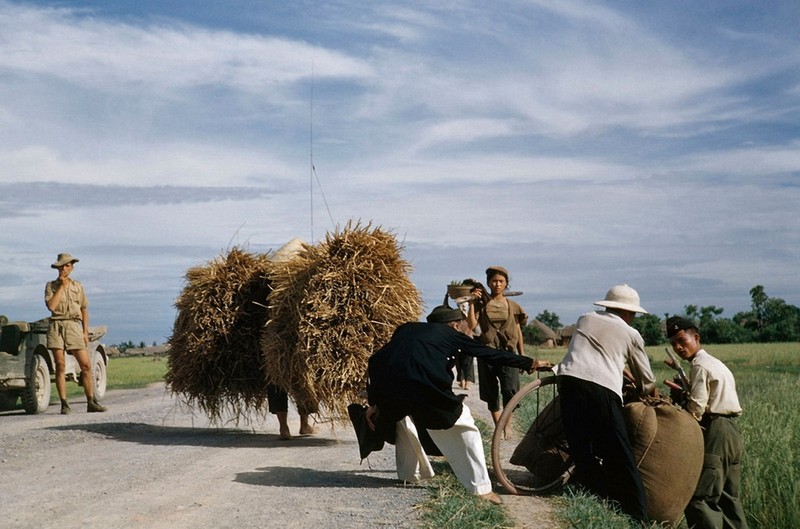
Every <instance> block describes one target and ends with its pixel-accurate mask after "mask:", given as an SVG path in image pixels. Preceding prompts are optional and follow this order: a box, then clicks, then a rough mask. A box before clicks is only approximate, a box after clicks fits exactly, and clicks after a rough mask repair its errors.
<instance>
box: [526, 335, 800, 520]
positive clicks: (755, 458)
mask: <svg viewBox="0 0 800 529" xmlns="http://www.w3.org/2000/svg"><path fill="white" fill-rule="evenodd" d="M706 350H707V351H708V352H709V353H710V354H712V355H713V356H716V357H717V358H719V359H720V360H722V361H723V362H725V363H726V364H727V365H728V367H729V368H730V369H731V371H733V374H734V376H735V377H736V384H737V390H738V393H739V399H740V401H741V404H742V407H743V409H744V412H743V414H742V417H741V418H739V419H738V421H737V423H738V426H739V429H740V430H741V432H742V436H743V438H744V444H745V455H744V460H743V476H742V501H743V503H744V509H745V512H746V514H747V517H748V523H749V525H750V527H751V528H770V529H782V528H786V529H788V528H794V527H800V391H798V386H799V384H798V383H799V382H800V343H771V344H735V345H714V344H711V345H708V346H707V347H706ZM647 352H648V354H649V356H650V359H651V364H652V366H653V370H654V372H655V374H656V380H658V381H659V390H660V391H662V392H664V393H666V388H665V387H664V386H663V384H661V383H660V382H661V381H663V380H665V379H668V378H669V379H671V378H672V375H673V373H674V372H673V371H672V370H670V369H669V368H667V367H666V366H664V365H663V360H664V359H665V358H666V354H665V353H664V346H658V347H648V348H647ZM529 354H533V355H534V356H537V355H538V356H539V357H541V358H547V359H550V360H552V361H554V362H558V361H559V360H560V359H561V357H562V356H563V354H564V349H555V350H544V349H542V350H536V351H534V350H530V351H529ZM684 369H686V370H687V371H688V365H686V364H685V365H684ZM557 502H558V503H559V505H561V507H560V509H561V512H562V516H564V517H565V519H568V520H569V524H570V525H571V526H572V527H575V528H578V529H581V528H588V527H625V526H626V525H627V522H626V521H624V520H622V521H620V519H619V517H616V516H615V515H614V514H613V513H612V512H611V511H610V510H609V509H608V507H607V506H604V505H602V504H601V503H600V502H598V501H597V499H596V498H595V497H592V496H586V495H584V494H579V493H575V491H567V492H565V493H564V494H563V495H562V496H560V497H559V498H558V499H557ZM598 516H599V517H600V520H601V521H599V522H598ZM606 516H607V518H604V517H606ZM620 523H621V524H622V525H620ZM682 526H683V527H685V522H684V525H682ZM631 527H633V525H631Z"/></svg>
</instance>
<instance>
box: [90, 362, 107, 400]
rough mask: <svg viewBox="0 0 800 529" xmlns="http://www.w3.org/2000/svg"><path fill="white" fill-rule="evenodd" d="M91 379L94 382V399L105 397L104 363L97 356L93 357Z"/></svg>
mask: <svg viewBox="0 0 800 529" xmlns="http://www.w3.org/2000/svg"><path fill="white" fill-rule="evenodd" d="M92 379H93V380H94V398H96V399H102V398H103V397H104V396H105V395H106V363H105V362H104V361H103V357H102V356H101V355H99V354H95V355H94V364H93V365H92Z"/></svg>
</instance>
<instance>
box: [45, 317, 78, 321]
mask: <svg viewBox="0 0 800 529" xmlns="http://www.w3.org/2000/svg"><path fill="white" fill-rule="evenodd" d="M50 321H81V319H80V318H69V317H67V316H57V317H55V318H54V317H51V318H50Z"/></svg>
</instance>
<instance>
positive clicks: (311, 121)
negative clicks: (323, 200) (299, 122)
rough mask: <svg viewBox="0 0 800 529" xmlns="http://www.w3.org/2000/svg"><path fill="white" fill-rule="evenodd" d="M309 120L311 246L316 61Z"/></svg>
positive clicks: (312, 70)
mask: <svg viewBox="0 0 800 529" xmlns="http://www.w3.org/2000/svg"><path fill="white" fill-rule="evenodd" d="M309 107H310V115H309V120H308V152H309V165H310V167H309V175H308V177H309V179H308V192H309V206H310V209H311V211H310V214H311V244H314V61H311V101H310V104H309Z"/></svg>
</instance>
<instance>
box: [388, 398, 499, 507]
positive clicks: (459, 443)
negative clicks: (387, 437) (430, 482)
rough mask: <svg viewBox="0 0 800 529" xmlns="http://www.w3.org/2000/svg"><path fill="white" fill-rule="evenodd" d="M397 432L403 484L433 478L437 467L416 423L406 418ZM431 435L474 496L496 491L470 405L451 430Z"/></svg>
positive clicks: (458, 476) (438, 431)
mask: <svg viewBox="0 0 800 529" xmlns="http://www.w3.org/2000/svg"><path fill="white" fill-rule="evenodd" d="M395 430H396V439H395V461H396V462H397V476H398V477H399V478H400V479H401V480H403V481H411V482H417V481H419V480H422V479H427V478H431V477H433V475H434V472H433V468H432V467H431V463H430V461H429V460H428V456H427V455H426V454H425V450H424V449H423V448H422V444H421V443H420V442H419V435H418V434H417V428H416V426H415V425H414V421H412V420H411V418H410V417H405V418H403V420H401V421H398V423H397V426H396V429H395ZM428 434H429V435H430V436H431V439H432V440H433V442H434V443H435V444H436V446H437V447H438V448H439V450H441V452H442V455H444V457H445V459H447V462H448V463H450V467H451V468H452V469H453V473H454V474H455V475H456V477H457V478H458V480H459V481H460V482H461V484H462V485H464V488H465V489H467V490H468V491H469V492H471V493H473V494H487V493H489V492H491V491H492V481H491V479H490V478H489V469H487V468H486V459H485V457H484V453H483V440H482V439H481V433H480V431H479V430H478V427H477V426H475V421H474V420H473V419H472V413H470V411H469V408H467V406H466V405H463V411H462V412H461V416H460V417H459V418H458V420H457V421H456V423H455V424H454V425H453V426H452V427H451V428H448V429H447V430H428Z"/></svg>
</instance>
